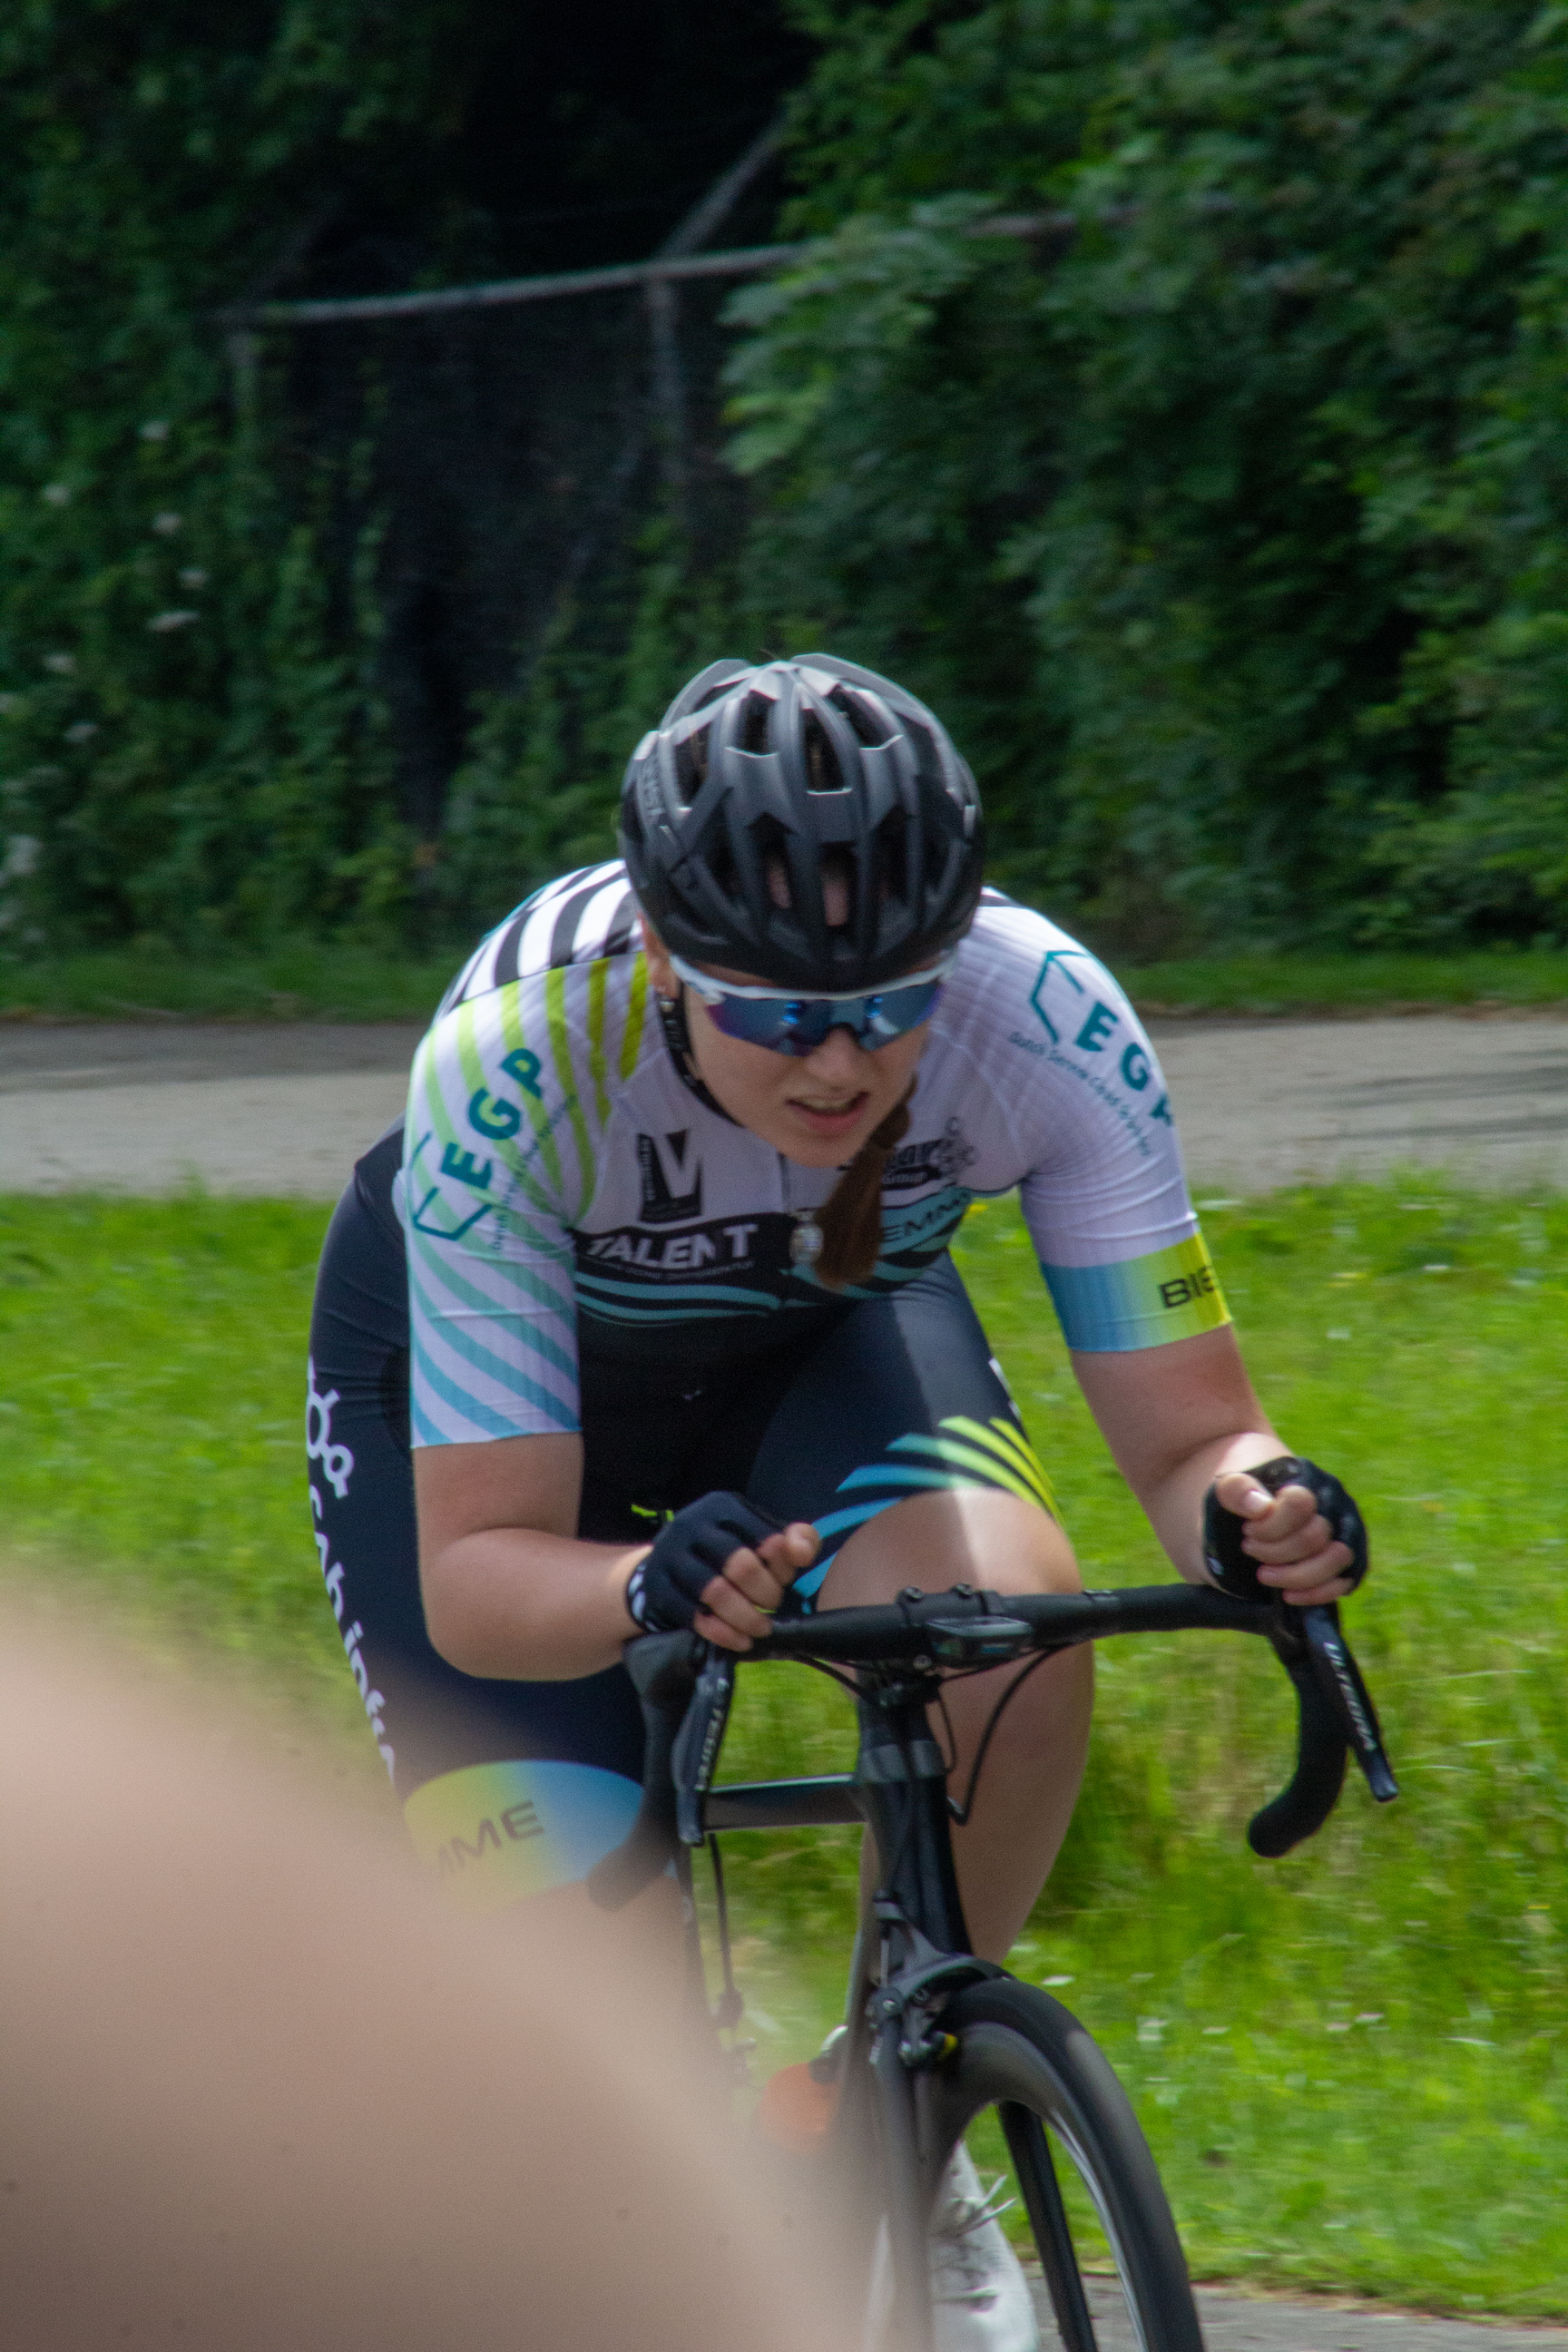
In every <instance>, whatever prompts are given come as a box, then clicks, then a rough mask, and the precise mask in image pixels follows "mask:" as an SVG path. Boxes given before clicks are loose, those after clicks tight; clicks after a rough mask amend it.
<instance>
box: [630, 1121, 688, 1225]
mask: <svg viewBox="0 0 1568 2352" xmlns="http://www.w3.org/2000/svg"><path fill="white" fill-rule="evenodd" d="M689 1135H690V1129H689V1128H685V1127H681V1128H677V1129H676V1130H675V1132H674V1134H673V1135H666V1137H665V1139H664V1143H665V1150H666V1151H667V1152H668V1155H669V1162H670V1165H671V1167H672V1168H673V1170H674V1172H675V1178H676V1181H677V1182H679V1181H682V1180H683V1179H684V1178H685V1176H686V1174H687V1167H686V1146H687V1141H688V1139H689ZM637 1169H638V1172H639V1174H640V1176H641V1178H642V1209H641V1219H642V1223H644V1224H645V1225H679V1224H684V1223H686V1221H687V1220H688V1219H689V1218H691V1217H700V1215H701V1214H702V1169H701V1164H700V1162H699V1163H697V1164H696V1165H695V1166H694V1167H693V1168H692V1169H691V1171H690V1172H691V1174H692V1175H693V1176H694V1177H695V1179H696V1181H695V1183H693V1184H692V1185H691V1186H690V1188H689V1190H688V1191H686V1192H677V1191H676V1190H675V1186H674V1184H672V1183H671V1182H670V1181H669V1178H668V1175H667V1174H666V1172H665V1163H664V1161H663V1160H661V1158H660V1156H659V1149H658V1143H657V1142H656V1141H655V1139H654V1138H653V1137H652V1136H651V1135H639V1136H638V1138H637Z"/></svg>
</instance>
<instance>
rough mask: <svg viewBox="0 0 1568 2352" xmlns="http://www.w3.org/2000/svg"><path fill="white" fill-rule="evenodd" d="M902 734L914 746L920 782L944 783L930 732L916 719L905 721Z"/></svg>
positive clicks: (944, 779)
mask: <svg viewBox="0 0 1568 2352" xmlns="http://www.w3.org/2000/svg"><path fill="white" fill-rule="evenodd" d="M904 733H905V734H906V735H907V736H908V737H909V739H910V742H911V743H912V744H913V746H914V753H915V769H916V772H917V773H918V774H919V776H920V779H921V782H922V783H931V784H941V783H944V782H946V778H945V777H944V776H943V774H942V761H941V759H940V758H939V757H938V754H937V748H936V745H935V744H934V743H933V742H932V741H931V730H930V729H929V728H927V727H922V726H921V723H920V720H919V719H905V721H904Z"/></svg>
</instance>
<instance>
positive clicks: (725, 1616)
mask: <svg viewBox="0 0 1568 2352" xmlns="http://www.w3.org/2000/svg"><path fill="white" fill-rule="evenodd" d="M819 1548H820V1547H819V1540H818V1537H817V1533H816V1528H814V1527H812V1526H811V1525H810V1524H809V1523H808V1522H807V1521H805V1520H804V1519H796V1520H793V1521H792V1522H791V1523H790V1525H789V1526H788V1527H784V1528H781V1527H780V1526H779V1523H778V1521H777V1520H776V1519H774V1518H773V1517H770V1516H769V1514H768V1513H766V1512H765V1511H761V1510H759V1509H758V1508H757V1507H756V1506H755V1505H754V1504H752V1503H750V1502H748V1501H747V1499H746V1497H745V1496H743V1495H731V1494H712V1495H704V1496H701V1497H700V1499H699V1500H698V1501H697V1502H695V1503H689V1504H688V1505H687V1506H686V1507H685V1509H684V1510H680V1511H677V1512H676V1513H675V1515H674V1517H672V1518H670V1519H669V1520H668V1521H667V1522H666V1524H665V1525H664V1526H663V1527H662V1528H660V1529H659V1531H658V1536H657V1537H656V1538H655V1539H654V1543H653V1547H652V1549H650V1550H649V1551H648V1553H647V1556H646V1557H645V1558H644V1559H641V1560H639V1561H638V1563H637V1566H636V1568H634V1569H633V1570H632V1573H631V1577H630V1580H629V1581H628V1583H627V1586H626V1607H627V1609H628V1611H629V1612H630V1613H631V1617H632V1621H633V1622H634V1623H635V1624H636V1625H637V1627H638V1628H639V1629H640V1630H641V1631H642V1632H644V1633H674V1632H677V1631H679V1630H680V1629H682V1628H684V1627H686V1626H690V1627H692V1628H693V1629H694V1630H695V1631H696V1632H697V1633H700V1634H701V1635H702V1637H703V1639H704V1640H705V1641H709V1642H715V1643H718V1644H719V1645H720V1647H721V1648H722V1649H726V1650H748V1649H750V1647H751V1645H752V1642H753V1641H754V1640H756V1639H758V1638H759V1637H760V1636H761V1635H763V1634H765V1633H768V1632H769V1630H770V1625H769V1619H768V1617H767V1616H766V1615H765V1614H764V1612H766V1611H770V1610H773V1609H776V1608H777V1607H778V1605H779V1603H780V1601H782V1600H783V1599H784V1592H785V1591H786V1589H787V1588H788V1586H790V1585H791V1584H793V1583H794V1581H795V1578H796V1577H797V1576H798V1575H799V1574H800V1571H801V1570H802V1569H803V1568H809V1567H810V1565H811V1563H812V1561H813V1560H814V1559H816V1555H817V1551H818V1549H819Z"/></svg>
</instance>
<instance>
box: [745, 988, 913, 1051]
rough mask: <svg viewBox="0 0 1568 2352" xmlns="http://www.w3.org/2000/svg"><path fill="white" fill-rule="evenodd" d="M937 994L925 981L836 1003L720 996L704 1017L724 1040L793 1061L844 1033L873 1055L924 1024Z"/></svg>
mask: <svg viewBox="0 0 1568 2352" xmlns="http://www.w3.org/2000/svg"><path fill="white" fill-rule="evenodd" d="M941 993H942V982H941V981H940V980H928V981H922V982H921V984H920V985H919V987H917V988H890V989H888V990H886V991H884V992H882V993H881V994H879V995H869V996H851V997H840V998H839V999H838V1000H837V1002H835V1001H834V1000H833V999H831V998H825V997H820V996H816V997H812V996H805V997H795V998H790V997H784V996H768V997H755V996H721V997H720V998H719V1000H718V1002H717V1003H710V1004H708V1006H707V1011H708V1017H709V1019H710V1021H711V1022H712V1024H713V1026H714V1027H715V1029H718V1030H721V1032H722V1033H723V1034H724V1035H725V1036H726V1037H739V1038H740V1039H742V1042H743V1043H744V1044H746V1045H763V1046H765V1047H766V1048H767V1050H768V1051H769V1052H770V1053H773V1054H790V1055H794V1056H795V1058H796V1059H797V1060H798V1059H800V1058H802V1057H803V1056H804V1055H807V1054H815V1053H816V1049H817V1047H818V1046H819V1045H821V1044H822V1043H823V1041H824V1039H825V1038H826V1037H827V1036H828V1035H829V1034H831V1033H832V1032H833V1031H834V1030H835V1029H847V1030H848V1032H849V1034H850V1035H851V1036H852V1037H853V1038H854V1039H855V1042H856V1044H857V1045H864V1046H866V1047H867V1048H868V1050H869V1051H870V1052H872V1053H875V1051H876V1050H877V1047H878V1046H879V1045H889V1044H890V1042H891V1041H892V1039H893V1038H895V1037H901V1036H903V1035H904V1034H905V1033H906V1032H907V1031H909V1030H910V1029H913V1028H915V1027H917V1026H918V1025H919V1024H920V1023H921V1022H922V1021H923V1020H925V1019H926V1017H927V1016H928V1014H929V1013H930V1012H931V1007H932V1006H933V1005H934V1004H935V1003H936V1000H937V998H938V997H939V996H940V995H941ZM704 1001H705V1002H706V1000H704Z"/></svg>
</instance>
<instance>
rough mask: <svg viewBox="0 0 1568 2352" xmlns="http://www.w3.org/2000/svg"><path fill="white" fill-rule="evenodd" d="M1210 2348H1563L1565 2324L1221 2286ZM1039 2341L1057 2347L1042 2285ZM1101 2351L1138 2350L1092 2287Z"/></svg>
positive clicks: (1112, 2300)
mask: <svg viewBox="0 0 1568 2352" xmlns="http://www.w3.org/2000/svg"><path fill="white" fill-rule="evenodd" d="M1197 2299H1198V2316H1199V2319H1200V2320H1201V2321H1202V2323H1203V2331H1204V2342H1205V2345H1206V2347H1207V2352H1565V2347H1568V2329H1563V2328H1561V2327H1521V2326H1508V2325H1507V2324H1506V2323H1500V2322H1498V2321H1495V2320H1493V2321H1475V2320H1467V2319H1434V2318H1432V2317H1430V2316H1429V2315H1426V2313H1424V2312H1415V2311H1392V2310H1389V2309H1387V2308H1385V2307H1384V2308H1380V2307H1378V2306H1376V2305H1372V2304H1365V2303H1352V2302H1348V2301H1346V2300H1345V2299H1344V2298H1342V2297H1341V2296H1337V2295H1318V2296H1313V2297H1312V2298H1311V2299H1310V2300H1303V2301H1298V2300H1296V2299H1295V2298H1294V2297H1289V2298H1287V2297H1284V2296H1279V2297H1276V2296H1272V2295H1269V2296H1253V2295H1243V2294H1236V2293H1234V2292H1232V2291H1227V2290H1226V2289H1225V2288H1222V2287H1207V2286H1201V2287H1199V2289H1198V2290H1197ZM1036 2300H1037V2304H1038V2305H1039V2306H1040V2317H1041V2329H1040V2334H1041V2340H1042V2342H1043V2343H1044V2344H1045V2345H1046V2346H1047V2347H1057V2346H1058V2345H1059V2342H1060V2338H1059V2337H1058V2335H1057V2332H1056V2327H1055V2325H1054V2323H1053V2322H1052V2320H1051V2318H1050V2315H1049V2307H1048V2305H1047V2304H1046V2302H1045V2298H1044V2294H1043V2292H1042V2291H1041V2290H1038V2289H1037V2294H1036ZM1089 2301H1090V2303H1091V2305H1092V2306H1093V2310H1094V2324H1095V2333H1096V2335H1097V2336H1098V2337H1099V2339H1100V2352H1137V2345H1136V2339H1135V2337H1134V2336H1133V2333H1132V2329H1131V2326H1130V2324H1129V2322H1128V2318H1127V2310H1126V2305H1124V2304H1123V2303H1122V2301H1121V2295H1120V2294H1119V2293H1118V2292H1117V2290H1116V2288H1115V2287H1113V2286H1111V2285H1110V2284H1106V2285H1104V2286H1101V2285H1100V2284H1098V2283H1097V2284H1093V2285H1091V2287H1090V2291H1089Z"/></svg>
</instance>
